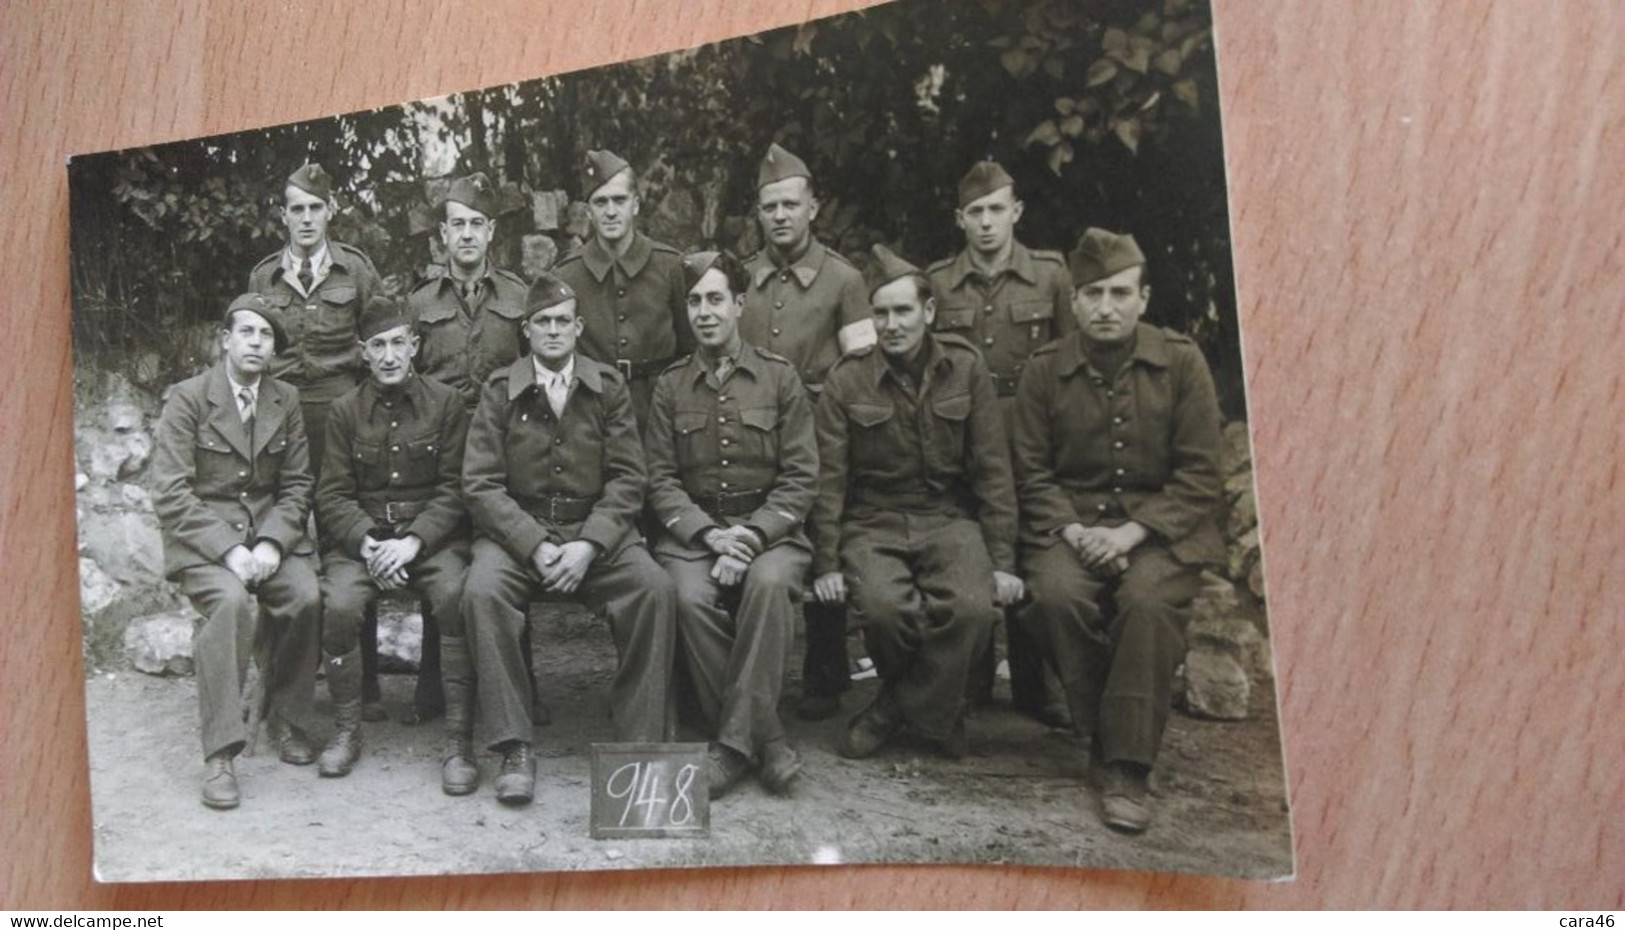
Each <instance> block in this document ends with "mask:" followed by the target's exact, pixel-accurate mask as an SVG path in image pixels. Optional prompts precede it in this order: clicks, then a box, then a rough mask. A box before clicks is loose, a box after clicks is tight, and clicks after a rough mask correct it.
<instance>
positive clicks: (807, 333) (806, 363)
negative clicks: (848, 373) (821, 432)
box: [739, 239, 869, 391]
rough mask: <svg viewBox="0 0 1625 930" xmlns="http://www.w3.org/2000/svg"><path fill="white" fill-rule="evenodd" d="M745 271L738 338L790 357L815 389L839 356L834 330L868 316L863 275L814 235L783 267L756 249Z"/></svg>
mask: <svg viewBox="0 0 1625 930" xmlns="http://www.w3.org/2000/svg"><path fill="white" fill-rule="evenodd" d="M745 271H746V272H747V273H749V275H750V290H749V291H748V292H746V294H745V313H744V316H742V317H740V319H739V335H740V337H741V338H743V339H744V340H745V341H746V342H748V343H750V344H751V345H755V346H761V347H762V348H764V349H767V350H768V351H770V352H774V353H776V354H778V355H782V356H784V357H785V358H787V359H789V360H790V363H791V364H793V365H795V366H796V371H797V373H799V374H800V375H801V380H802V381H803V382H804V383H805V384H806V385H807V386H808V387H809V388H811V389H812V390H814V391H817V390H818V389H820V388H821V387H822V386H823V384H824V378H825V376H826V375H827V374H828V373H829V369H830V367H831V366H832V365H834V364H835V360H836V359H838V358H840V357H841V346H840V342H839V340H838V339H837V338H836V334H838V333H839V332H840V331H841V329H842V328H843V327H846V326H849V325H851V324H853V323H862V322H864V321H866V320H868V319H869V300H868V297H867V295H866V294H865V292H864V288H863V275H861V274H859V273H858V270H857V269H856V268H854V267H853V266H852V263H851V262H849V261H847V260H846V259H845V258H843V257H841V254H840V253H839V252H836V251H834V250H833V249H830V248H827V247H826V246H825V245H824V244H823V243H822V242H819V241H817V240H816V239H815V240H813V242H812V243H811V244H810V245H809V246H808V247H807V251H806V252H805V253H803V254H802V256H801V257H800V258H798V259H796V260H795V261H793V262H790V263H789V264H787V265H784V266H779V265H776V264H774V261H773V258H772V256H771V255H770V253H769V252H768V251H767V250H765V249H764V250H762V251H760V252H757V253H756V254H755V255H752V256H751V257H750V258H749V259H747V260H746V262H745Z"/></svg>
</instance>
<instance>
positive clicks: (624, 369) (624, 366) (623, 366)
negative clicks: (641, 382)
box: [615, 358, 632, 383]
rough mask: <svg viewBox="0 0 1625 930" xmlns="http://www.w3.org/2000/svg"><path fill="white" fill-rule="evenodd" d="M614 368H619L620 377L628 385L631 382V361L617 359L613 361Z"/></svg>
mask: <svg viewBox="0 0 1625 930" xmlns="http://www.w3.org/2000/svg"><path fill="white" fill-rule="evenodd" d="M615 367H616V368H619V369H620V370H621V377H623V378H625V379H626V380H627V382H628V383H630V382H631V381H632V360H631V359H629V358H618V359H616V360H615Z"/></svg>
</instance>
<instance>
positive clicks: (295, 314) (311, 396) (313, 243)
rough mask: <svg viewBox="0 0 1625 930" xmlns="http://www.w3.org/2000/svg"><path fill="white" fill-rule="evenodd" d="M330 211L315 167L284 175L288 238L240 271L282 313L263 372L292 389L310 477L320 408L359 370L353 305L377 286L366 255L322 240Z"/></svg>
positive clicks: (322, 415) (322, 420)
mask: <svg viewBox="0 0 1625 930" xmlns="http://www.w3.org/2000/svg"><path fill="white" fill-rule="evenodd" d="M335 211H336V205H335V202H334V200H333V179H332V177H331V176H329V175H328V173H327V172H326V171H325V170H323V169H322V166H321V165H318V164H314V163H312V164H307V165H305V166H303V167H302V168H300V169H299V170H298V171H295V172H294V173H293V174H291V175H289V176H288V180H287V183H286V184H284V185H283V189H282V224H283V226H284V227H285V228H286V229H287V232H288V243H287V245H285V246H283V247H282V248H281V249H279V250H278V251H276V252H273V253H271V254H270V255H267V256H266V257H265V258H264V259H262V260H261V261H260V263H259V264H258V265H255V266H254V270H253V271H252V272H250V273H249V275H248V289H249V290H250V291H252V292H255V293H260V294H264V295H265V296H266V299H268V300H269V301H270V302H271V305H272V306H273V307H274V308H275V309H276V310H277V312H279V313H281V314H282V316H283V325H284V326H285V327H286V329H287V333H288V338H287V340H286V341H285V342H284V343H282V344H281V345H279V346H278V348H277V354H276V358H274V359H272V360H271V369H270V371H271V375H272V376H273V377H275V378H276V379H277V380H279V381H282V382H284V383H287V384H289V385H292V386H293V387H296V388H298V389H299V401H300V403H301V404H303V409H302V413H303V414H304V420H305V428H306V429H307V430H308V431H309V433H310V452H311V464H312V466H313V467H314V468H315V469H316V471H317V473H318V477H319V475H320V471H321V465H322V461H323V456H322V440H323V439H324V437H325V436H326V434H327V431H326V428H325V427H326V422H327V408H328V405H329V404H331V403H332V402H333V401H334V400H336V399H338V396H339V395H340V394H343V393H344V392H346V391H348V390H350V389H351V388H353V387H355V386H356V384H357V382H359V381H360V380H361V376H362V375H363V374H364V371H363V369H362V366H361V356H360V353H359V352H357V350H356V345H357V343H356V326H357V324H358V323H359V322H360V320H361V309H362V308H363V307H365V306H366V305H367V301H368V300H369V299H371V297H372V295H373V294H375V293H377V292H378V291H379V290H380V289H381V288H382V284H381V282H380V281H379V278H378V271H377V269H375V268H374V267H373V264H372V259H370V258H368V257H367V256H366V254H365V253H363V252H362V251H361V250H360V249H357V248H355V247H353V246H349V245H345V244H344V243H342V242H335V241H334V240H332V239H329V238H328V236H327V224H328V222H329V221H331V220H332V219H333V214H334V212H335Z"/></svg>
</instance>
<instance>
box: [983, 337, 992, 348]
mask: <svg viewBox="0 0 1625 930" xmlns="http://www.w3.org/2000/svg"><path fill="white" fill-rule="evenodd" d="M982 344H983V345H988V346H990V345H992V344H993V337H992V336H989V337H987V338H986V339H983V340H982Z"/></svg>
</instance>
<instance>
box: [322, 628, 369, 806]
mask: <svg viewBox="0 0 1625 930" xmlns="http://www.w3.org/2000/svg"><path fill="white" fill-rule="evenodd" d="M327 693H328V694H329V695H331V696H332V698H333V722H334V724H335V727H336V729H335V730H334V731H333V738H332V739H331V740H329V741H328V743H327V748H325V749H323V750H322V755H321V758H320V759H317V760H316V772H317V774H319V775H321V776H322V777H323V778H343V777H344V776H346V775H348V774H350V770H351V769H353V768H355V764H356V762H358V761H360V759H361V650H360V648H358V647H351V649H350V651H349V652H346V653H345V654H344V655H341V656H335V655H330V656H328V657H327Z"/></svg>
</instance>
